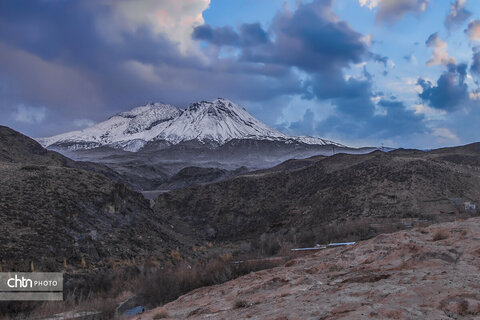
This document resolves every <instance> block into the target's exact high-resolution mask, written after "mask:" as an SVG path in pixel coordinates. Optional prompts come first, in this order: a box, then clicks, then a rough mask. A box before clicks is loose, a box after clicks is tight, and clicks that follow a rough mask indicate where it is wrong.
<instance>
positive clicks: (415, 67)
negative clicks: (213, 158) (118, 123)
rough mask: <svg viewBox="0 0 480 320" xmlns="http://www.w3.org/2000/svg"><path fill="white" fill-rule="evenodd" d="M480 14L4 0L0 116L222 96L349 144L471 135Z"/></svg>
mask: <svg viewBox="0 0 480 320" xmlns="http://www.w3.org/2000/svg"><path fill="white" fill-rule="evenodd" d="M479 19H480V1H473V0H455V1H444V0H313V1H308V0H305V1H295V0H287V1H285V0H228V1H226V0H182V1H180V0H136V1H130V0H83V1H76V0H5V1H1V2H0V124H3V125H8V126H10V127H12V128H14V129H17V130H19V131H21V132H24V133H26V134H28V135H30V136H34V137H40V136H49V135H54V134H58V133H62V132H65V131H71V130H78V129H81V128H85V127H86V126H89V125H92V124H94V123H96V122H99V121H102V120H105V119H106V118H108V117H109V116H111V115H112V114H114V113H117V112H120V111H125V110H128V109H130V108H132V107H134V106H138V105H141V104H144V103H146V102H151V101H161V102H165V103H170V104H175V105H178V106H181V107H186V106H188V104H189V103H191V102H194V101H198V100H210V99H214V98H216V97H224V98H229V99H230V100H233V101H234V102H237V103H239V104H241V105H243V106H244V107H245V108H246V109H247V110H248V111H249V112H250V113H252V114H253V115H254V116H256V117H257V118H259V119H260V120H262V121H264V122H265V123H267V124H269V125H270V126H272V127H275V128H277V129H279V130H281V131H283V132H285V133H289V134H296V135H312V136H320V137H324V138H328V139H332V140H336V141H339V142H342V143H344V144H348V145H353V146H360V145H380V144H382V143H383V144H385V145H389V146H402V147H419V148H432V147H439V146H449V145H458V144H465V143H470V142H475V141H480V129H479V128H480V88H479V85H478V80H479V79H480V20H479Z"/></svg>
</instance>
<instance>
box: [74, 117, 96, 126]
mask: <svg viewBox="0 0 480 320" xmlns="http://www.w3.org/2000/svg"><path fill="white" fill-rule="evenodd" d="M94 124H95V122H94V121H92V120H90V119H76V120H73V125H74V126H75V127H77V128H87V127H91V126H93V125H94Z"/></svg>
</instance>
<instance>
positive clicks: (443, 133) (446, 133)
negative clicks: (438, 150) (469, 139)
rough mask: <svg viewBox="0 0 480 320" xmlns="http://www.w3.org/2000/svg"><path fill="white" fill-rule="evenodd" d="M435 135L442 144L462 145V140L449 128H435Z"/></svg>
mask: <svg viewBox="0 0 480 320" xmlns="http://www.w3.org/2000/svg"><path fill="white" fill-rule="evenodd" d="M433 135H434V136H435V137H437V138H438V139H437V140H438V142H440V143H442V142H443V143H449V142H453V143H460V139H459V138H458V137H457V136H456V135H455V134H454V133H453V132H452V131H450V129H448V128H434V129H433Z"/></svg>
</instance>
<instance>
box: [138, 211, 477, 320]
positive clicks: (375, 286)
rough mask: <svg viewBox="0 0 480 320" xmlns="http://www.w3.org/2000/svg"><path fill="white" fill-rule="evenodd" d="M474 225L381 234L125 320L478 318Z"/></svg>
mask: <svg viewBox="0 0 480 320" xmlns="http://www.w3.org/2000/svg"><path fill="white" fill-rule="evenodd" d="M479 268H480V218H471V219H468V220H464V221H459V222H451V223H444V224H438V225H433V226H430V227H428V228H422V229H413V230H410V231H401V232H397V233H394V234H385V235H380V236H377V237H375V238H373V239H370V240H367V241H362V242H359V243H357V244H355V245H354V246H351V247H343V248H335V249H327V250H324V251H321V252H318V253H316V254H314V255H310V256H305V257H301V258H297V259H295V260H291V261H289V262H287V263H286V264H285V265H284V266H282V267H278V268H274V269H270V270H264V271H260V272H255V273H251V274H249V275H246V276H244V277H241V278H238V279H236V280H233V281H230V282H227V283H225V284H222V285H217V286H212V287H205V288H200V289H197V290H195V291H192V292H190V293H188V294H186V295H184V296H181V297H180V298H179V299H177V300H176V301H173V302H171V303H169V304H167V305H165V306H164V307H163V308H158V309H154V310H151V311H148V312H147V313H144V314H142V315H138V316H135V317H134V318H132V319H139V320H147V319H155V318H156V317H158V316H166V315H167V314H168V316H169V317H171V318H175V319H185V318H187V319H278V320H279V319H479V318H480V274H479Z"/></svg>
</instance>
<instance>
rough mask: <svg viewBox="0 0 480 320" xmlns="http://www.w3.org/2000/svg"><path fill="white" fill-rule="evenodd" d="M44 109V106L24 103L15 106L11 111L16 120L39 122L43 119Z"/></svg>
mask: <svg viewBox="0 0 480 320" xmlns="http://www.w3.org/2000/svg"><path fill="white" fill-rule="evenodd" d="M45 115H46V109H45V107H32V106H27V105H24V104H20V105H18V106H17V108H16V110H15V111H14V112H13V118H14V119H15V121H17V122H23V123H30V124H35V123H40V122H42V121H43V119H45Z"/></svg>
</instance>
